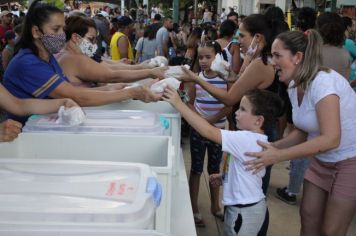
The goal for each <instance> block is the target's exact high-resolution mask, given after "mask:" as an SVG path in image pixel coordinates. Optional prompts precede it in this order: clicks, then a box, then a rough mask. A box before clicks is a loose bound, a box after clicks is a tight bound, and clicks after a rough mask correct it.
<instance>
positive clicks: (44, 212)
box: [0, 159, 161, 229]
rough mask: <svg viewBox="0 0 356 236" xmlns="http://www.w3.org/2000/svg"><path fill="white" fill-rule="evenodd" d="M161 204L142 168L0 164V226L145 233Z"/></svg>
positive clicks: (113, 164)
mask: <svg viewBox="0 0 356 236" xmlns="http://www.w3.org/2000/svg"><path fill="white" fill-rule="evenodd" d="M160 198H161V186H160V185H159V183H158V182H157V180H156V177H155V175H154V174H153V173H152V172H151V169H150V167H149V166H147V165H144V164H136V163H117V162H96V161H53V160H39V159H36V160H30V159H16V160H9V159H2V160H0V225H4V224H5V225H6V224H15V225H16V224H19V225H31V226H38V225H42V226H49V225H51V226H59V225H62V226H66V228H67V227H78V226H80V227H120V229H147V228H149V227H150V226H152V223H153V219H154V213H155V209H156V207H157V206H158V205H159V202H160Z"/></svg>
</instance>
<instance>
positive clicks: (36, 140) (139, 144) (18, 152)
mask: <svg viewBox="0 0 356 236" xmlns="http://www.w3.org/2000/svg"><path fill="white" fill-rule="evenodd" d="M173 156H174V154H173V146H172V143H171V138H170V137H167V136H134V135H129V136H123V135H109V134H105V135H104V134H102V135H95V134H65V133H56V134H55V135H53V134H51V133H22V134H20V135H19V137H18V138H17V139H15V141H13V142H8V143H0V157H1V158H21V159H52V160H54V159H55V160H62V159H63V160H95V161H114V162H132V163H144V164H147V165H149V166H150V167H151V168H152V170H153V171H155V172H156V173H157V178H158V182H159V183H160V184H161V185H162V202H161V206H160V207H159V208H158V209H157V212H156V217H155V225H154V229H156V230H158V231H159V232H162V233H169V231H170V220H171V194H172V159H173Z"/></svg>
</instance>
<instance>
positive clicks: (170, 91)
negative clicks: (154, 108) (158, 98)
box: [162, 86, 183, 107]
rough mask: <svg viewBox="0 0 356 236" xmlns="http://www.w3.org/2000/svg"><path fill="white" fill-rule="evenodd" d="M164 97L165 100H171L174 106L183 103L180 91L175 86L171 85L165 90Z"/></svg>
mask: <svg viewBox="0 0 356 236" xmlns="http://www.w3.org/2000/svg"><path fill="white" fill-rule="evenodd" d="M162 99H163V101H166V102H169V103H170V104H172V106H174V107H176V106H177V105H178V104H180V103H183V102H182V99H181V98H180V96H179V94H178V92H177V91H176V90H175V89H174V88H172V87H169V86H168V87H167V88H166V89H165V90H164V93H163V97H162Z"/></svg>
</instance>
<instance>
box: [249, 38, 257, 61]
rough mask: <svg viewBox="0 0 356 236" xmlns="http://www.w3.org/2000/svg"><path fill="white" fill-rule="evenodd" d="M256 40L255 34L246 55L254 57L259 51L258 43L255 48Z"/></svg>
mask: <svg viewBox="0 0 356 236" xmlns="http://www.w3.org/2000/svg"><path fill="white" fill-rule="evenodd" d="M254 42H255V36H253V39H252V41H251V43H250V46H248V49H247V52H246V55H247V56H250V57H253V56H254V55H255V53H256V51H257V48H258V45H257V44H256V45H255V47H254V48H253V47H252V45H253V44H254Z"/></svg>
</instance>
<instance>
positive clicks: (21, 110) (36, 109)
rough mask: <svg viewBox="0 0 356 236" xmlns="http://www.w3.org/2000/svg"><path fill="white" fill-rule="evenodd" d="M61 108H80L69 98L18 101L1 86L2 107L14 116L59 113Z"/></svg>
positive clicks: (0, 104)
mask: <svg viewBox="0 0 356 236" xmlns="http://www.w3.org/2000/svg"><path fill="white" fill-rule="evenodd" d="M60 106H65V107H73V106H78V104H77V103H75V102H74V101H73V100H71V99H69V98H64V99H18V98H17V97H14V96H13V95H12V94H11V93H9V92H8V91H7V90H6V88H5V87H4V86H2V85H0V107H1V108H2V109H4V110H6V111H8V112H10V113H12V114H14V115H18V116H26V115H31V114H46V113H52V112H57V111H58V109H59V107H60Z"/></svg>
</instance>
